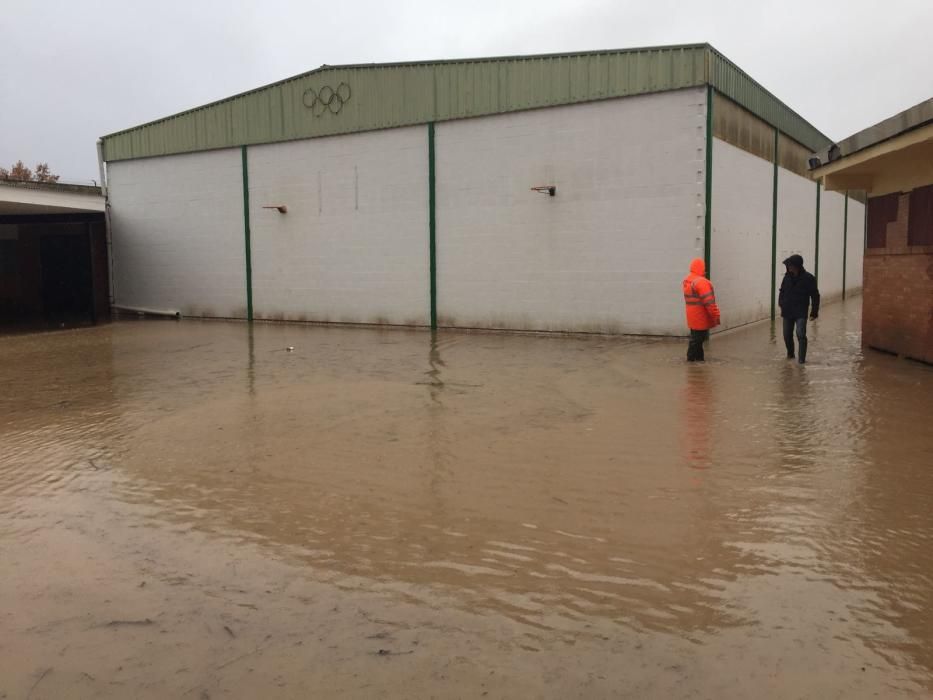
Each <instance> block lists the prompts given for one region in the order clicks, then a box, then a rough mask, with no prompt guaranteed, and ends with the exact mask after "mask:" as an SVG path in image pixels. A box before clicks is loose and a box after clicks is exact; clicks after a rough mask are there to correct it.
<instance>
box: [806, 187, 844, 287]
mask: <svg viewBox="0 0 933 700" xmlns="http://www.w3.org/2000/svg"><path fill="white" fill-rule="evenodd" d="M820 197H821V199H820V269H819V273H820V276H819V283H820V294H822V295H823V296H824V297H825V298H826V300H827V301H829V300H831V299H835V298H837V297H841V296H842V219H843V211H844V208H845V202H844V198H843V196H842V195H841V194H839V193H838V192H827V191H826V190H823V194H822V195H820ZM811 272H812V270H811Z"/></svg>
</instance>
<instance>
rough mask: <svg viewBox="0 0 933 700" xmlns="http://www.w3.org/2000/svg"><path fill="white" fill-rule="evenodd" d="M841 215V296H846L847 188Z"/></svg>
mask: <svg viewBox="0 0 933 700" xmlns="http://www.w3.org/2000/svg"><path fill="white" fill-rule="evenodd" d="M844 211H845V213H844V214H843V215H842V298H843V299H845V298H846V254H847V253H848V251H847V250H846V248H847V247H848V243H849V240H848V239H849V190H846V207H845V210H844Z"/></svg>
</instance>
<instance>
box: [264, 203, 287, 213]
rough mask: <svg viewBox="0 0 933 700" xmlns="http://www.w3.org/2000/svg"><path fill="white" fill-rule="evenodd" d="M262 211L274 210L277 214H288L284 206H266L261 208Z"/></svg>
mask: <svg viewBox="0 0 933 700" xmlns="http://www.w3.org/2000/svg"><path fill="white" fill-rule="evenodd" d="M263 209H275V210H276V211H278V212H279V214H285V213H287V212H288V206H286V205H285V204H266V205H265V206H263Z"/></svg>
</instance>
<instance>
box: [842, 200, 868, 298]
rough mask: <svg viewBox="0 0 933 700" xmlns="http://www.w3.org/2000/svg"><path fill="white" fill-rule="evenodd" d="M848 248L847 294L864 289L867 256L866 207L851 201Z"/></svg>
mask: <svg viewBox="0 0 933 700" xmlns="http://www.w3.org/2000/svg"><path fill="white" fill-rule="evenodd" d="M848 241H849V244H848V248H847V250H846V293H847V294H849V293H852V292H857V291H859V290H861V288H862V261H863V259H864V255H865V205H864V204H862V203H861V202H858V201H856V200H854V199H851V198H850V199H849V230H848Z"/></svg>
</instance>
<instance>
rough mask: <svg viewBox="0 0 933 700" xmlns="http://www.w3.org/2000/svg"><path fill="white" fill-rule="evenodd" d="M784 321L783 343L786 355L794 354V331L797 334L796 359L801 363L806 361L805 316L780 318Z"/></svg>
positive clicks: (791, 355)
mask: <svg viewBox="0 0 933 700" xmlns="http://www.w3.org/2000/svg"><path fill="white" fill-rule="evenodd" d="M781 320H782V321H783V322H784V345H785V347H786V348H787V356H788V357H793V356H794V332H795V331H796V335H797V346H798V347H797V361H798V362H800V364H803V363H804V362H806V361H807V317H806V316H804V317H803V318H782V319H781Z"/></svg>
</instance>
